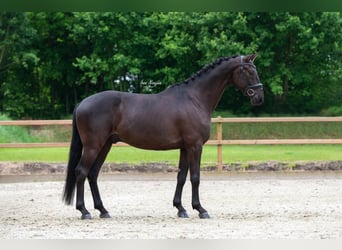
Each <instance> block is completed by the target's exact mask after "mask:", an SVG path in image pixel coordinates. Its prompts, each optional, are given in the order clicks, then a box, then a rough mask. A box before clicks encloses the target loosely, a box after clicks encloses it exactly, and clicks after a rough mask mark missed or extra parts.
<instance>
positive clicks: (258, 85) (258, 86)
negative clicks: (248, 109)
mask: <svg viewBox="0 0 342 250" xmlns="http://www.w3.org/2000/svg"><path fill="white" fill-rule="evenodd" d="M245 65H250V66H252V67H253V68H255V65H254V64H253V63H251V62H250V63H244V62H243V61H242V56H240V73H241V75H243V76H244V78H245V79H246V75H245V74H243V71H244V66H245ZM246 81H247V79H246ZM256 89H261V90H262V89H263V85H262V83H261V82H258V83H255V84H252V85H249V86H247V87H246V88H245V89H244V90H243V94H244V95H245V96H249V97H253V96H254V95H255V90H256Z"/></svg>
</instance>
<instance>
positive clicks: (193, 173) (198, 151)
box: [187, 145, 210, 219]
mask: <svg viewBox="0 0 342 250" xmlns="http://www.w3.org/2000/svg"><path fill="white" fill-rule="evenodd" d="M187 155H188V162H189V165H190V181H191V185H192V208H193V209H196V210H197V211H198V212H199V217H200V218H201V219H208V218H210V216H209V214H208V212H207V211H206V210H205V209H204V208H203V207H202V205H201V203H200V199H199V184H200V165H201V156H202V145H201V146H196V147H193V148H191V149H190V150H188V151H187Z"/></svg>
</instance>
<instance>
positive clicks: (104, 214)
mask: <svg viewBox="0 0 342 250" xmlns="http://www.w3.org/2000/svg"><path fill="white" fill-rule="evenodd" d="M111 147H112V140H111V139H109V140H107V142H106V143H105V145H104V146H103V148H102V150H101V152H100V154H99V155H98V157H97V159H96V161H95V163H94V165H93V166H92V168H91V169H90V172H89V174H88V182H89V185H90V190H91V193H92V196H93V200H94V207H95V209H98V210H99V211H100V213H101V214H100V217H101V218H110V215H109V213H108V211H107V210H106V209H105V208H104V206H103V203H102V200H101V196H100V192H99V188H98V185H97V177H98V175H99V172H100V169H101V167H102V164H103V162H104V161H105V159H106V156H107V154H108V152H109V151H110V149H111Z"/></svg>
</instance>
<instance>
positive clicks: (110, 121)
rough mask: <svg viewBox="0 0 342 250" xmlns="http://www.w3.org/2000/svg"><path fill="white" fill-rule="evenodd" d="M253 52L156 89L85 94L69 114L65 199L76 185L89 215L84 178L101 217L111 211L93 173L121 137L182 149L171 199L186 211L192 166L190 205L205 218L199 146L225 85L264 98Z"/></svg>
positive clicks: (83, 210) (136, 143)
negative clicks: (186, 189)
mask: <svg viewBox="0 0 342 250" xmlns="http://www.w3.org/2000/svg"><path fill="white" fill-rule="evenodd" d="M255 57H256V55H255V54H252V55H248V56H232V57H225V58H220V59H218V60H216V61H215V62H213V63H211V64H210V65H208V66H206V67H204V68H203V69H201V70H200V71H198V72H197V73H196V74H194V75H193V76H192V77H190V78H189V79H187V80H185V81H184V82H183V83H179V84H175V85H172V86H171V87H168V88H167V89H165V90H164V91H162V92H160V93H158V94H132V93H123V92H117V91H104V92H101V93H97V94H94V95H92V96H89V97H87V98H85V99H84V100H83V101H82V102H81V103H80V104H79V105H78V106H77V107H76V108H75V110H74V114H73V133H72V140H71V146H70V154H69V162H68V171H67V177H66V183H65V187H64V194H63V199H64V201H65V203H66V204H71V203H72V200H73V196H74V190H75V186H76V187H77V192H76V208H77V209H78V210H80V212H81V213H82V219H90V218H91V215H90V213H89V212H88V210H87V209H86V207H85V204H84V182H85V179H86V178H88V181H89V185H90V189H91V193H92V196H93V199H94V206H95V209H98V210H99V211H100V213H101V214H100V217H101V218H109V217H110V215H109V213H108V211H107V210H106V209H105V208H104V206H103V204H102V200H101V197H100V193H99V189H98V186H97V177H98V174H99V171H100V168H101V166H102V164H103V162H104V161H105V158H106V156H107V154H108V152H109V150H110V149H111V147H112V144H113V143H116V142H119V141H121V142H126V143H128V144H130V145H132V146H134V147H137V148H142V149H151V150H168V149H180V159H179V172H178V176H177V187H176V192H175V196H174V199H173V205H174V206H175V207H176V208H177V209H178V216H179V217H182V218H187V217H188V215H187V212H186V210H185V209H184V207H183V205H182V201H181V198H182V190H183V186H184V183H185V181H186V177H187V173H188V170H189V169H190V181H191V184H192V207H193V209H196V210H198V212H199V217H200V218H209V214H208V213H207V211H206V210H205V209H204V208H203V207H202V205H201V203H200V199H199V191H198V188H199V184H200V161H201V154H202V147H203V144H204V143H205V142H206V141H207V140H208V138H209V134H210V119H211V114H212V112H213V110H214V109H215V107H216V105H217V103H218V102H219V100H220V98H221V96H222V94H223V92H224V90H225V89H226V87H227V86H229V85H233V86H235V87H236V88H237V89H240V90H241V91H242V93H243V94H244V95H246V96H248V97H249V98H250V101H251V104H252V105H261V104H262V103H263V101H264V92H263V87H262V84H261V83H260V81H259V76H258V73H257V71H256V67H255V65H254V64H253V62H254V59H255Z"/></svg>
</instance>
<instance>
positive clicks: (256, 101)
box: [250, 94, 264, 106]
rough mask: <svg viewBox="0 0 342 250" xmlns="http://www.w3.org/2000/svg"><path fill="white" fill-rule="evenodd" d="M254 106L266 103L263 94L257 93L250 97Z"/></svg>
mask: <svg viewBox="0 0 342 250" xmlns="http://www.w3.org/2000/svg"><path fill="white" fill-rule="evenodd" d="M250 101H251V104H252V106H260V105H262V104H263V103H264V95H263V94H255V95H253V96H252V97H251V99H250Z"/></svg>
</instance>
